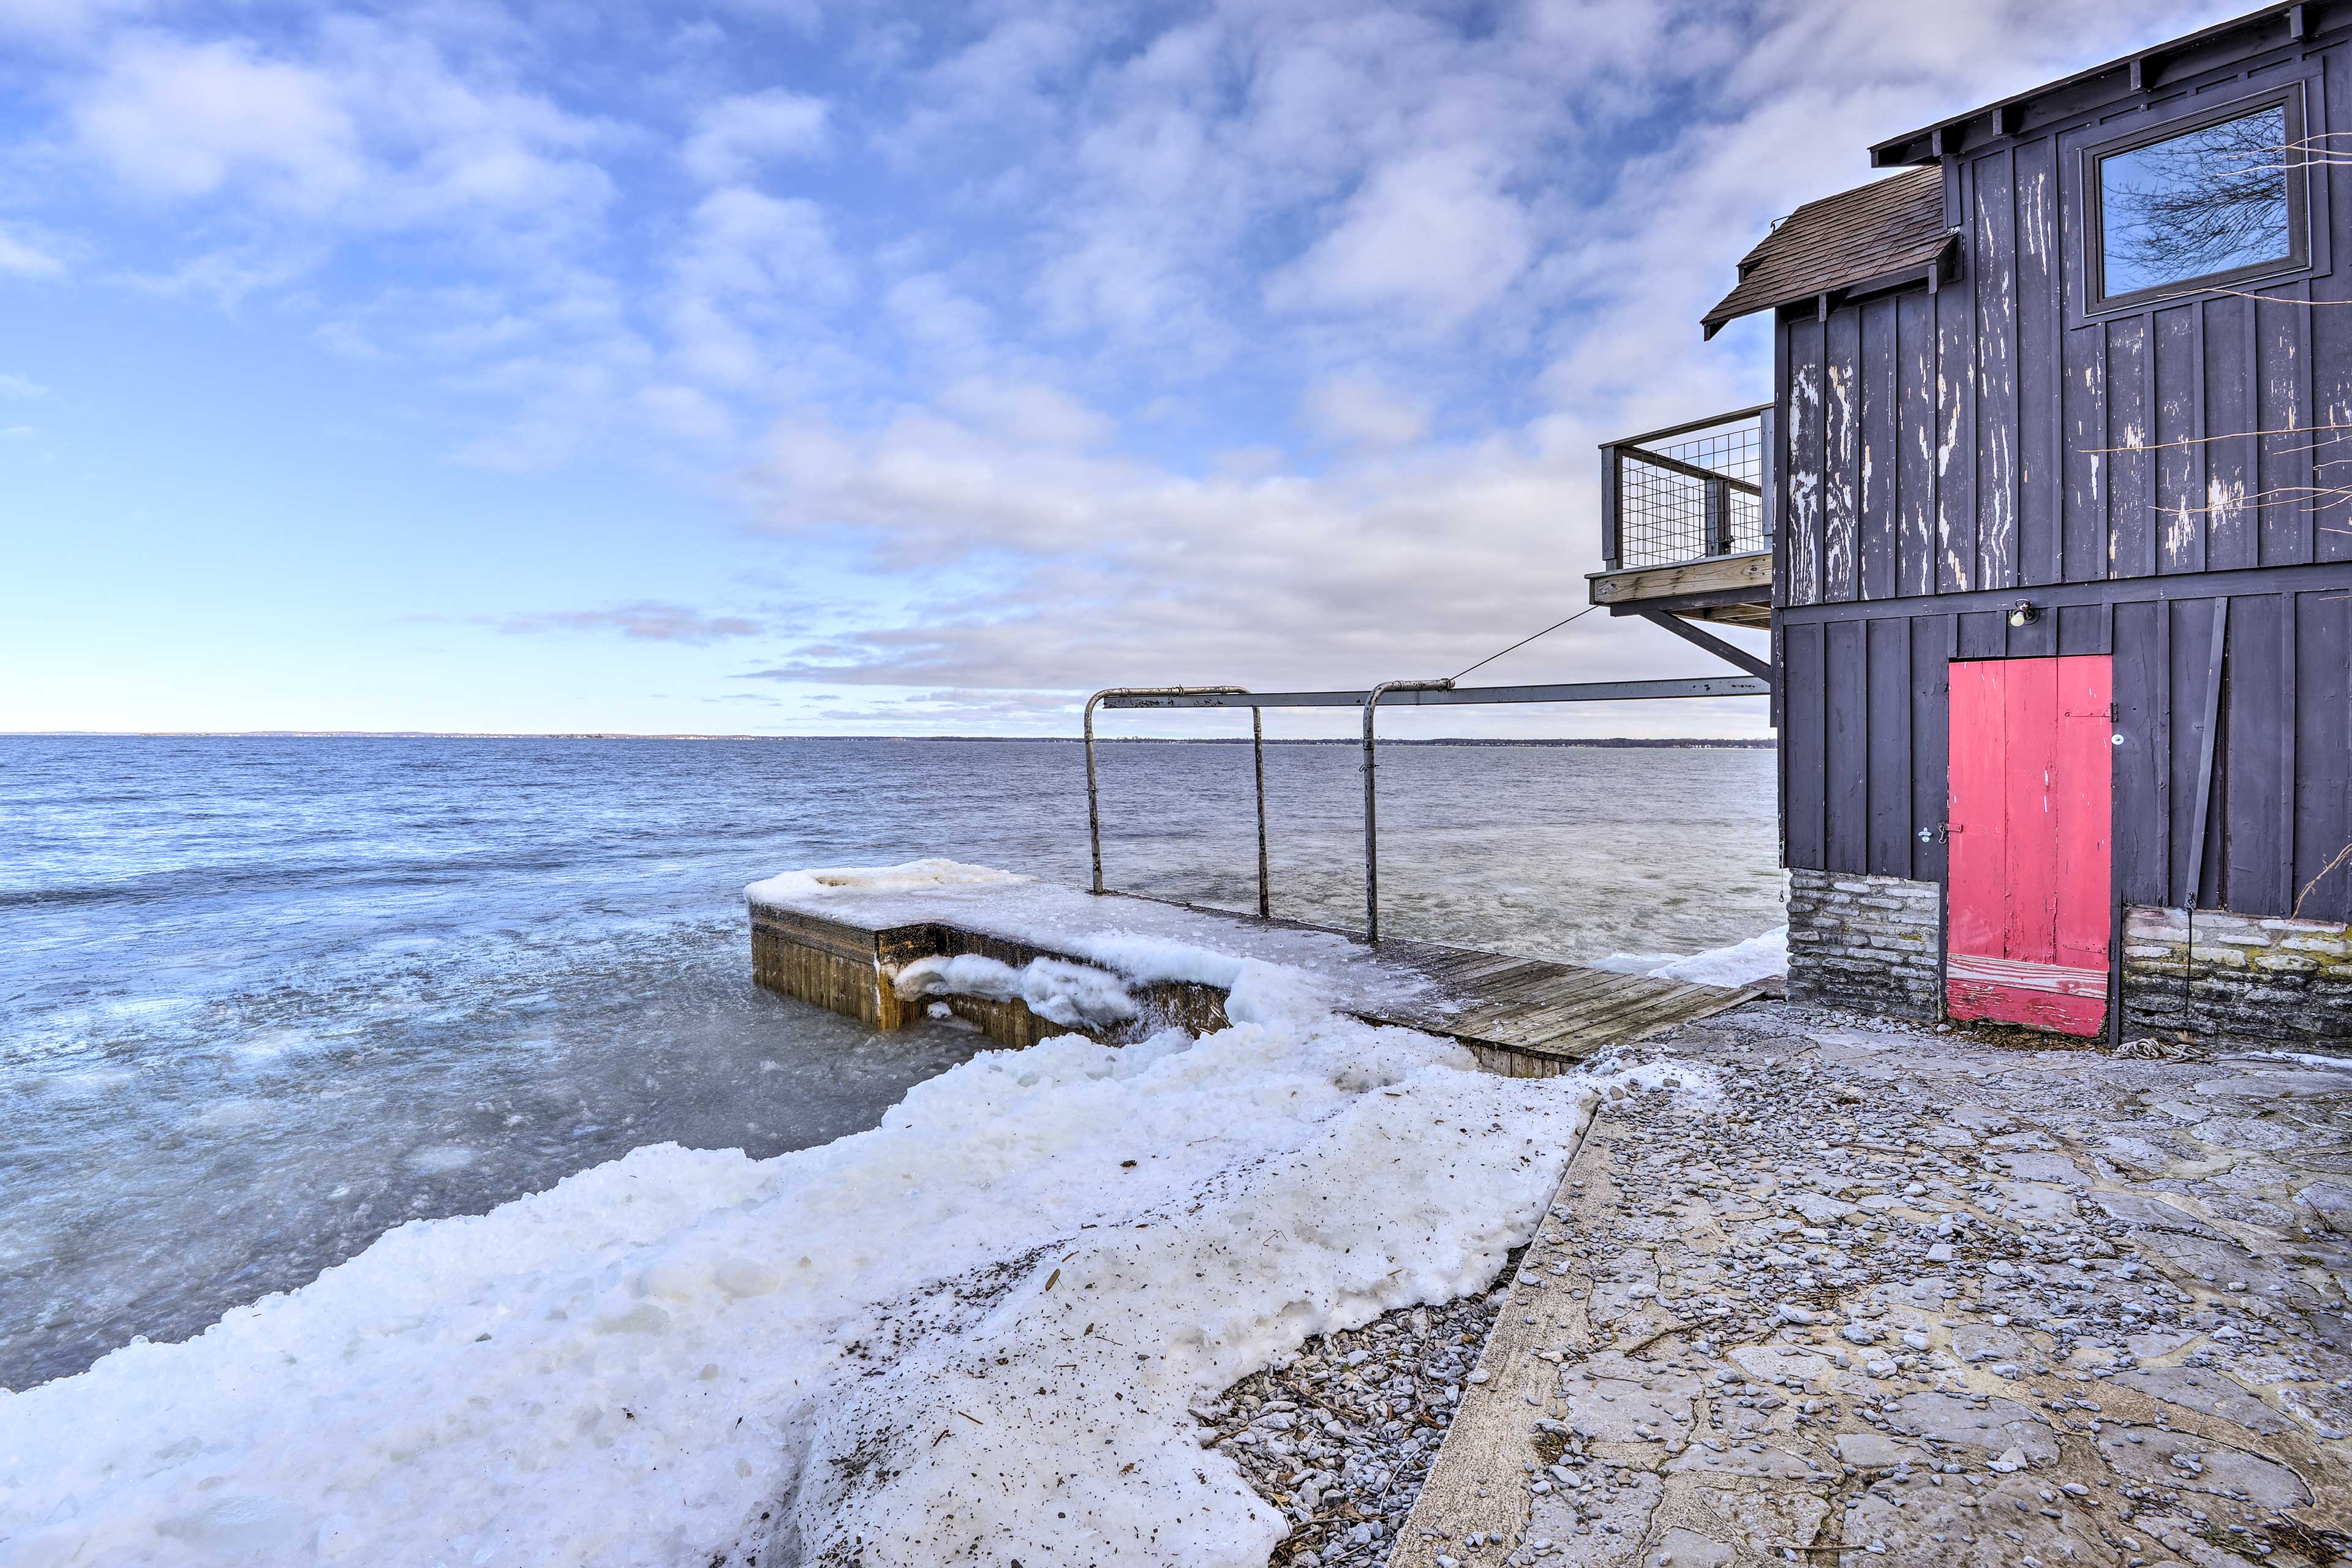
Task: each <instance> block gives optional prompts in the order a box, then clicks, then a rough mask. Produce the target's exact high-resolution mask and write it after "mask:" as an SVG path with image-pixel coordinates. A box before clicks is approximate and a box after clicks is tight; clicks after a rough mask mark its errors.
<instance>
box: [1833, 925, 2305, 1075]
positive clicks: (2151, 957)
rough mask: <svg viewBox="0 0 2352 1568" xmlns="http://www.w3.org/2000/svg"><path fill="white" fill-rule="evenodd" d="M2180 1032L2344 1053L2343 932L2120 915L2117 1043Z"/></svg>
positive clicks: (2297, 926) (2285, 926) (2301, 927)
mask: <svg viewBox="0 0 2352 1568" xmlns="http://www.w3.org/2000/svg"><path fill="white" fill-rule="evenodd" d="M1792 935H1793V933H1792ZM2192 936H2193V938H2194V941H2193V943H2192V940H2191V939H2192ZM2182 1032H2186V1033H2189V1034H2192V1035H2197V1036H2200V1037H2220V1038H2223V1039H2233V1040H2252V1041H2259V1042H2261V1043H2263V1044H2265V1045H2278V1046H2290V1047H2312V1046H2317V1047H2327V1048H2332V1049H2336V1050H2344V1049H2347V1048H2352V928H2347V927H2345V926H2340V925H2334V924H2328V923H2325V922H2322V921H2291V920H2275V919H2273V920H2265V919H2261V918H2257V917H2255V916H2251V915H2233V914H2229V913H2225V912H2224V911H2222V910H2198V911H2197V917H2196V921H2195V923H2194V925H2193V927H2192V925H2191V923H2190V921H2189V917H2188V916H2187V915H2186V914H2184V913H2182V912H2181V911H2180V910H2158V909H2142V908H2139V907H2137V906H2135V907H2133V908H2131V909H2129V910H2126V911H2125V920H2124V1037H2125V1038H2126V1039H2132V1038H2137V1037H2140V1036H2144V1035H2174V1034H2179V1033H2182Z"/></svg>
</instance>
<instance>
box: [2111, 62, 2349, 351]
mask: <svg viewBox="0 0 2352 1568" xmlns="http://www.w3.org/2000/svg"><path fill="white" fill-rule="evenodd" d="M2267 109H2279V110H2284V112H2285V116H2286V136H2287V145H2288V146H2289V147H2290V148H2291V149H2293V153H2292V155H2291V156H2290V158H2289V159H2288V162H2287V168H2286V224H2287V254H2286V255H2284V256H2282V257H2273V258H2271V259H2269V260H2266V261H2255V262H2249V263H2248V264H2246V265H2245V266H2243V267H2231V268H2224V269H2222V270H2221V271H2219V272H2200V273H2199V274H2197V275H2196V276H2195V277H2193V278H2183V279H2179V280H2177V281H2175V282H2170V283H2159V284H2156V285H2154V286H2151V287H2149V288H2145V289H2129V290H2126V292H2124V293H2121V294H2110V293H2108V292H2106V287H2107V226H2106V212H2105V195H2106V193H2105V182H2104V180H2103V179H2102V176H2101V174H2100V166H2101V165H2102V164H2103V163H2105V162H2106V160H2107V159H2109V158H2113V157H2116V156H2118V155H2120V154H2123V153H2136V152H2137V151H2139V149H2141V148H2143V147H2151V146H2154V145H2156V144H2157V143H2158V142H2169V141H2172V140H2173V139H2174V138H2176V137H2179V136H2187V135H2190V134H2192V133H2194V132H2199V131H2202V130H2204V129H2205V128H2206V127H2208V126H2210V125H2222V124H2226V123H2228V122H2229V121H2232V120H2243V119H2245V118H2246V117H2247V116H2249V115H2254V114H2260V113H2262V112H2263V110H2267ZM2307 125H2308V118H2307V116H2306V115H2305V104H2304V90H2303V83H2302V82H2301V81H2300V80H2297V81H2291V82H2288V83H2286V84H2285V85H2284V86H2281V87H2277V88H2273V89H2271V90H2270V91H2268V92H2262V93H2252V94H2249V95H2248V96H2246V97H2244V98H2239V99H2233V100H2231V101H2230V102H2228V103H2224V104H2218V105H2215V106H2214V107H2213V108H2211V109H2208V110H2200V112H2198V113H2194V114H2184V115H2178V116H2175V117H2173V118H2171V119H2168V120H2166V121H2164V122H2163V123H2161V124H2158V125H2149V126H2143V127H2141V128H2139V129H2138V130H2136V131H2133V132H2128V133H2126V134H2125V135H2121V136H2114V137H2109V138H2108V139H2107V140H2105V141H2104V142H2094V143H2092V144H2091V145H2089V146H2086V147H2084V148H2082V149H2081V150H2080V153H2079V156H2080V157H2081V160H2082V163H2081V170H2082V181H2083V186H2082V189H2083V216H2084V223H2083V269H2084V296H2085V303H2084V309H2083V313H2084V315H2085V316H2096V315H2105V314H2108V313H2111V312H2116V311H2123V310H2144V309H2146V308H2147V307H2148V306H2150V305H2155V304H2162V303H2167V302H2170V301H2175V300H2183V299H2187V298H2189V297H2191V296H2194V295H2197V294H2200V293H2204V292H2208V291H2210V290H2212V289H2221V288H2224V287H2227V286H2229V285H2231V284H2237V283H2251V282H2254V281H2257V280H2275V279H2280V278H2284V277H2288V276H2291V275H2293V274H2294V273H2299V272H2309V271H2311V270H2312V269H2313V259H2312V243H2311V241H2312V221H2311V189H2310V179H2309V176H2308V172H2307V168H2306V163H2307V149H2306V147H2305V142H2306V139H2307V137H2308V135H2309V132H2308V131H2307V129H2306V127H2307Z"/></svg>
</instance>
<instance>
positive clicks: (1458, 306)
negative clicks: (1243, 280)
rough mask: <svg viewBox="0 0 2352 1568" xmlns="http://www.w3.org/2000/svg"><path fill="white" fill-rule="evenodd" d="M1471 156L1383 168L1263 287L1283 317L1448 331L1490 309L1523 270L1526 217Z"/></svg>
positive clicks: (1424, 158) (1447, 154)
mask: <svg viewBox="0 0 2352 1568" xmlns="http://www.w3.org/2000/svg"><path fill="white" fill-rule="evenodd" d="M1484 163H1485V160H1483V159H1482V158H1481V157H1480V156H1479V155H1478V154H1476V153H1473V152H1469V151H1466V150H1445V151H1438V152H1429V153H1415V154H1412V156H1409V157H1406V158H1402V159H1400V160H1398V161H1397V162H1395V163H1389V164H1386V165H1384V166H1383V167H1381V168H1380V169H1378V170H1376V171H1375V172H1374V173H1373V174H1372V175H1371V177H1370V179H1369V180H1367V181H1366V182H1365V184H1364V188H1363V190H1362V191H1360V193H1358V195H1356V197H1355V199H1354V200H1352V201H1350V202H1349V204H1348V207H1347V210H1346V215H1345V216H1344V217H1342V219H1341V220H1340V222H1339V226H1338V227H1336V228H1334V229H1332V230H1331V231H1330V232H1329V233H1328V234H1326V235H1324V236H1323V237H1322V238H1320V239H1318V241H1316V243H1315V244H1314V245H1313V246H1312V247H1310V248H1309V249H1308V250H1307V253H1306V254H1305V255H1304V256H1302V257H1300V258H1298V260H1297V262H1295V263H1294V264H1292V265H1291V266H1289V267H1286V268H1284V269H1283V270H1281V271H1279V272H1277V273H1276V274H1275V275H1274V276H1273V278H1272V279H1269V280H1268V281H1267V284H1266V300H1267V302H1268V303H1269V304H1270V305H1272V306H1273V307H1274V308H1276V310H1351V311H1362V310H1381V309H1388V308H1396V309H1401V310H1404V311H1406V312H1408V314H1407V315H1406V316H1404V317H1403V318H1402V320H1400V321H1399V325H1400V326H1401V327H1402V329H1403V330H1404V331H1409V332H1410V331H1416V330H1419V331H1442V330H1444V329H1446V328H1450V327H1452V326H1454V325H1455V324H1456V323H1458V322H1459V321H1461V320H1462V319H1463V318H1464V317H1465V316H1468V315H1470V314H1471V313H1472V312H1474V311H1475V310H1480V309H1482V308H1484V307H1485V306H1486V305H1489V304H1492V303H1493V302H1494V301H1495V300H1496V298H1497V297H1499V296H1500V295H1501V294H1502V292H1503V290H1504V289H1507V288H1509V287H1510V285H1511V284H1512V282H1513V281H1514V280H1515V279H1517V278H1518V276H1519V274H1520V273H1521V272H1522V271H1523V270H1524V269H1525V268H1526V267H1527V265H1528V259H1529V258H1530V257H1531V256H1532V255H1533V254H1534V250H1535V241H1534V238H1533V235H1532V233H1531V226H1530V224H1529V222H1528V214H1527V210H1526V209H1525V208H1524V207H1523V206H1522V205H1520V203H1519V202H1518V200H1517V198H1516V197H1514V196H1512V195H1509V194H1508V193H1507V192H1506V191H1504V190H1502V189H1501V188H1499V185H1498V184H1497V182H1496V177H1495V172H1494V171H1493V170H1491V169H1489V168H1487V167H1485V166H1484Z"/></svg>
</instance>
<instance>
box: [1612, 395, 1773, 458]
mask: <svg viewBox="0 0 2352 1568" xmlns="http://www.w3.org/2000/svg"><path fill="white" fill-rule="evenodd" d="M1773 406H1774V405H1771V404H1769V403H1759V404H1758V405H1755V406H1754V407H1752V408H1735V409H1733V410H1732V411H1731V412H1730V413H1728V414H1713V415H1709V416H1707V417H1706V418H1705V419H1694V420H1692V421H1690V422H1689V423H1688V424H1686V425H1669V426H1666V427H1665V428H1664V429H1663V430H1645V431H1643V433H1642V434H1641V435H1639V436H1620V437H1617V439H1615V440H1614V441H1610V442H1605V443H1603V444H1604V445H1606V446H1611V447H1646V446H1648V445H1649V444H1650V443H1651V442H1653V441H1664V440H1670V439H1672V438H1673V437H1676V436H1687V435H1690V434H1691V433H1692V432H1693V431H1696V430H1706V429H1711V428H1713V427H1714V426H1717V425H1737V424H1738V423H1739V422H1740V421H1742V420H1744V419H1753V418H1755V417H1756V416H1758V415H1759V414H1769V413H1770V412H1771V411H1772V409H1773Z"/></svg>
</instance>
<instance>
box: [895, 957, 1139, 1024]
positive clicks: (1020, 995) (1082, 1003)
mask: <svg viewBox="0 0 2352 1568" xmlns="http://www.w3.org/2000/svg"><path fill="white" fill-rule="evenodd" d="M896 985H897V988H898V994H899V995H901V996H905V997H908V998H910V999H911V998H916V997H922V996H985V997H988V998H990V999H991V1000H992V1001H997V1002H1011V1001H1016V1000H1017V1001H1021V1002H1025V1003H1027V1004H1028V1005H1029V1010H1030V1011H1031V1012H1032V1013H1034V1014H1036V1015H1037V1016H1039V1017H1040V1018H1047V1019H1051V1020H1052V1021H1053V1022H1055V1023H1056V1024H1061V1025H1064V1026H1066V1027H1069V1028H1073V1029H1094V1028H1099V1027H1101V1026H1105V1025H1108V1024H1124V1023H1126V1022H1127V1021H1128V1020H1129V1019H1130V1018H1132V1017H1134V1016H1136V1005H1135V1000H1134V998H1133V997H1131V996H1129V995H1128V994H1127V987H1125V986H1124V985H1121V984H1119V983H1118V975H1116V974H1111V973H1106V972H1105V971H1103V970H1099V969H1089V968H1087V966H1086V965H1085V964H1083V963H1064V962H1063V961H1062V960H1060V959H1058V958H1033V959H1031V960H1030V961H1029V962H1028V963H1024V964H1023V965H1022V966H1021V967H1020V968H1019V969H1015V968H1013V966H1012V965H1011V964H1009V963H1003V962H1002V961H1001V960H998V959H993V958H988V957H984V956H982V954H980V953H976V952H961V953H957V954H955V955H954V956H952V957H947V958H921V959H917V960H916V961H915V962H914V963H910V964H908V965H907V966H906V967H905V968H904V969H901V970H900V971H898V980H897V982H896Z"/></svg>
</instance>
